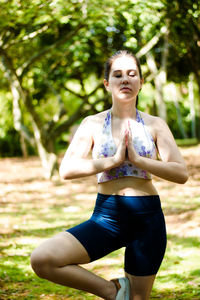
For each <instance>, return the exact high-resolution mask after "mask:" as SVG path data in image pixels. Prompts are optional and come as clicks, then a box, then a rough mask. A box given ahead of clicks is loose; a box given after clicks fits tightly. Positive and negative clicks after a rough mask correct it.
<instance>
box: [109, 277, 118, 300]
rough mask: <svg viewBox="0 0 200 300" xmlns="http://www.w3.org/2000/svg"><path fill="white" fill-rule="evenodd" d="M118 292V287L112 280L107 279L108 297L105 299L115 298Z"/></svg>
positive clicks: (113, 299)
mask: <svg viewBox="0 0 200 300" xmlns="http://www.w3.org/2000/svg"><path fill="white" fill-rule="evenodd" d="M117 292H118V287H117V285H116V283H115V282H114V280H111V281H109V286H108V297H107V298H106V300H115V299H116V296H117Z"/></svg>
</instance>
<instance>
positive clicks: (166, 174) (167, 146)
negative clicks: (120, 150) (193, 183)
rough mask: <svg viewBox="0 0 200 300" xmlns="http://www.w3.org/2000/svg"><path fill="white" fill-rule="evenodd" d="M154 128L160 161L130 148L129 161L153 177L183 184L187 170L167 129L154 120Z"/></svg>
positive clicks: (162, 122) (164, 125) (159, 121)
mask: <svg viewBox="0 0 200 300" xmlns="http://www.w3.org/2000/svg"><path fill="white" fill-rule="evenodd" d="M154 128H155V132H156V144H157V148H158V151H159V154H160V158H161V161H159V160H153V159H149V158H146V157H142V156H140V155H138V154H137V153H136V152H135V151H134V149H131V147H130V146H129V159H130V160H131V161H132V163H133V164H134V165H136V166H137V167H139V168H141V169H144V170H146V171H148V172H150V173H151V174H153V175H156V176H158V177H161V178H163V179H166V180H169V181H172V182H176V183H185V182H186V181H187V179H188V173H187V168H186V165H185V162H184V160H183V158H182V156H181V153H180V151H179V149H178V147H177V145H176V142H175V140H174V137H173V135H172V133H171V131H170V129H169V127H168V126H167V124H166V123H165V122H164V121H163V120H162V119H160V118H156V119H155V124H154ZM129 139H131V137H130V135H129ZM129 145H130V142H129Z"/></svg>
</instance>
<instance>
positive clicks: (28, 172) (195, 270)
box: [0, 148, 200, 300]
mask: <svg viewBox="0 0 200 300" xmlns="http://www.w3.org/2000/svg"><path fill="white" fill-rule="evenodd" d="M194 149H197V148H194ZM198 149H199V148H198ZM193 152H194V153H195V151H191V152H189V154H188V152H187V153H186V154H185V155H186V159H188V164H189V171H190V173H191V178H190V180H189V181H188V183H186V184H185V185H184V186H182V185H174V184H171V183H165V182H163V181H159V180H156V185H157V188H158V189H159V191H160V194H161V199H162V202H163V210H164V212H165V215H166V222H167V227H168V245H167V251H166V255H165V258H164V261H163V264H162V266H161V268H160V271H159V273H158V276H157V279H156V281H155V284H154V288H153V292H152V297H151V299H187V300H188V299H200V280H199V278H200V226H199V225H200V221H199V220H200V188H199V179H200V175H198V174H199V173H198V171H199V170H198V168H199V167H198V166H199V165H200V164H199V163H198V161H197V159H199V158H198V157H199V153H198V152H197V154H198V155H196V156H195V157H193V159H191V160H190V158H191V153H193ZM184 153H185V152H184ZM194 161H195V164H193V163H192V162H194ZM0 165H1V170H2V172H1V178H0V182H1V183H0V187H1V189H0V190H1V208H0V228H1V229H0V238H1V239H0V299H2V300H3V299H76V300H77V299H98V298H97V297H95V296H93V295H89V294H86V293H83V292H80V291H76V290H73V289H70V288H66V287H62V286H59V285H56V284H53V283H50V282H47V281H45V280H42V279H39V278H38V277H37V276H36V275H35V274H34V273H33V271H32V269H31V267H30V253H31V252H32V250H33V249H34V248H35V247H36V246H37V245H39V244H40V243H41V242H42V241H43V240H45V239H47V238H48V237H51V236H53V235H55V234H56V233H58V232H61V231H63V230H64V229H66V228H68V227H71V226H73V225H75V224H77V223H79V222H81V221H83V220H86V219H87V218H88V217H89V216H90V215H91V212H92V209H93V205H94V201H95V193H96V186H95V178H92V177H91V178H87V179H84V180H74V181H72V182H61V181H60V180H59V179H58V178H54V180H53V181H52V182H50V181H47V180H44V179H42V176H41V172H42V170H41V168H40V164H39V161H38V159H37V158H32V159H28V160H27V161H24V160H21V159H3V160H1V162H0ZM123 252H124V249H120V250H118V251H116V252H113V253H111V254H110V255H108V256H106V257H104V258H102V259H100V260H99V261H97V262H94V263H91V264H88V265H86V266H85V267H86V268H87V269H89V270H91V271H94V272H95V273H96V274H98V275H101V276H103V277H104V278H107V279H111V278H113V277H116V276H123Z"/></svg>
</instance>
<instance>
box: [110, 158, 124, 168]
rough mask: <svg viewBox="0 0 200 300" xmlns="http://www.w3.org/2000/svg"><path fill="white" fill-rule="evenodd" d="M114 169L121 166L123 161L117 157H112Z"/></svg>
mask: <svg viewBox="0 0 200 300" xmlns="http://www.w3.org/2000/svg"><path fill="white" fill-rule="evenodd" d="M111 159H112V162H113V168H115V167H118V166H120V165H121V164H122V163H123V161H122V159H120V158H119V157H118V156H117V155H114V156H112V158H111Z"/></svg>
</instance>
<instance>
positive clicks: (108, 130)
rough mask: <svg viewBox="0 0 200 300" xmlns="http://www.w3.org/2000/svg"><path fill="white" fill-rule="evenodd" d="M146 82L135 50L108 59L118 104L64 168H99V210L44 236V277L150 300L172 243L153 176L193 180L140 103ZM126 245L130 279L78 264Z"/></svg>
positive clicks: (88, 125) (71, 173) (162, 127)
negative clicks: (98, 273)
mask: <svg viewBox="0 0 200 300" xmlns="http://www.w3.org/2000/svg"><path fill="white" fill-rule="evenodd" d="M142 84H143V79H142V74H141V68H140V64H139V61H138V60H137V58H136V57H135V56H134V55H133V54H131V53H129V52H127V51H118V52H117V53H115V54H114V55H113V56H112V57H111V58H110V59H109V60H108V61H107V63H106V70H105V79H104V85H105V88H106V89H107V91H108V92H110V93H111V95H112V107H111V109H109V110H107V111H103V112H101V113H98V114H96V115H93V116H89V117H87V118H85V119H84V120H83V121H82V123H81V125H80V127H79V128H78V130H77V132H76V134H75V136H74V138H73V140H72V142H71V144H70V146H69V148H68V150H67V152H66V154H65V156H64V158H63V161H62V163H61V166H60V175H61V177H62V178H64V179H73V178H78V177H84V176H89V175H92V174H97V179H98V194H97V201H96V205H95V209H94V213H93V215H92V217H91V218H90V220H88V221H86V222H84V223H82V224H80V225H78V226H76V227H74V228H71V229H69V230H67V231H66V232H62V233H60V234H58V235H56V236H55V237H53V238H51V239H49V240H47V241H46V242H44V243H43V244H42V245H41V246H39V247H38V248H37V249H36V250H34V252H33V253H32V257H31V263H32V267H33V269H34V271H35V273H36V274H37V275H38V276H40V277H42V278H45V279H47V280H50V281H53V282H55V283H58V284H61V285H65V286H69V287H72V288H76V289H80V290H84V291H87V292H90V293H93V294H95V295H97V296H99V297H101V298H103V299H107V300H114V299H117V300H120V299H121V300H122V299H127V300H129V299H134V300H146V299H149V296H150V293H151V290H152V285H153V282H154V279H155V276H156V273H157V272H158V269H159V267H160V264H161V262H162V259H163V256H164V252H165V248H166V230H165V221H164V217H163V213H162V209H161V205H160V199H159V196H158V193H157V191H156V188H155V187H154V185H153V184H152V176H151V174H153V175H156V176H158V177H160V178H163V179H166V180H169V181H172V182H177V183H185V182H186V181H187V179H188V174H187V170H186V166H185V163H184V161H183V158H182V157H181V154H180V152H179V150H178V148H177V146H176V143H175V141H174V138H173V136H172V134H171V132H170V130H169V128H168V126H167V125H166V123H165V122H164V121H163V120H162V119H160V118H158V117H153V116H150V115H148V114H146V113H143V112H140V111H138V110H137V108H136V102H137V99H138V93H139V91H140V89H141V88H142ZM91 149H92V150H93V158H92V159H88V158H87V155H88V153H89V151H90V150H91ZM158 153H159V156H160V160H157V154H158ZM121 247H125V248H126V249H125V277H124V278H119V279H114V280H111V281H107V280H105V279H103V278H101V277H99V276H96V275H95V274H93V273H91V272H89V271H87V270H85V269H84V268H82V267H80V266H79V264H85V263H89V262H90V261H94V260H96V259H98V258H100V257H103V256H104V255H106V254H108V253H110V252H112V251H114V250H116V249H119V248H121Z"/></svg>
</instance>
